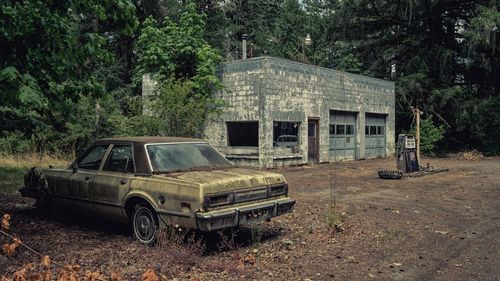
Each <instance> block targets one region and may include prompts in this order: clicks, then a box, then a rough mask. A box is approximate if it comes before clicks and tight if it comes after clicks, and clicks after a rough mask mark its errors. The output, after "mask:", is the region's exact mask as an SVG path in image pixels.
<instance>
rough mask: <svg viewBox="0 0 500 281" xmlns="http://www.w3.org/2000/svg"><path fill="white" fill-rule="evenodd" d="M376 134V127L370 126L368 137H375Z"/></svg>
mask: <svg viewBox="0 0 500 281" xmlns="http://www.w3.org/2000/svg"><path fill="white" fill-rule="evenodd" d="M376 134H377V126H370V135H372V136H373V135H376Z"/></svg>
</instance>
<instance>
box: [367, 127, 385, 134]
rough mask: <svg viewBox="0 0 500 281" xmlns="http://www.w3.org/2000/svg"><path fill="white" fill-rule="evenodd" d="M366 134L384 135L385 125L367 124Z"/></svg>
mask: <svg viewBox="0 0 500 281" xmlns="http://www.w3.org/2000/svg"><path fill="white" fill-rule="evenodd" d="M365 135H367V136H383V135H384V126H365Z"/></svg>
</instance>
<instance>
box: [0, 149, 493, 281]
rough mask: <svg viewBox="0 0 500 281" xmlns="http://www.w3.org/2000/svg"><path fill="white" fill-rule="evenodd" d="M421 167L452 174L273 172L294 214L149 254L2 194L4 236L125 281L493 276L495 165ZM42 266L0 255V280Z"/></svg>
mask: <svg viewBox="0 0 500 281" xmlns="http://www.w3.org/2000/svg"><path fill="white" fill-rule="evenodd" d="M424 162H430V164H431V165H432V166H435V167H447V168H449V169H450V171H449V172H444V173H438V174H433V175H427V176H424V177H419V178H406V179H402V180H381V179H379V178H378V176H377V174H376V171H377V170H378V169H380V168H384V167H386V168H392V167H393V166H394V160H393V159H377V160H366V161H355V162H346V163H339V164H322V165H314V166H302V167H290V168H284V169H278V170H277V171H278V172H280V173H283V174H285V176H286V178H287V180H288V182H289V185H290V196H291V197H293V198H294V199H296V200H297V205H296V209H295V211H294V213H292V214H288V215H285V216H282V217H279V218H276V219H274V220H273V221H271V222H270V223H267V224H265V225H263V226H261V227H254V228H246V229H242V230H240V231H237V232H235V233H233V234H231V233H229V232H226V233H211V234H204V235H203V234H199V233H195V232H187V234H186V235H185V237H188V238H191V239H188V238H184V241H188V242H168V243H164V244H163V245H162V246H157V247H146V246H142V245H140V244H139V243H138V242H135V241H134V240H133V239H132V238H131V234H130V231H129V229H128V227H127V226H125V225H121V224H115V223H109V222H106V221H103V220H100V219H95V218H82V217H76V218H75V217H74V216H67V215H66V216H63V215H56V216H55V217H50V218H46V217H43V216H40V215H38V214H37V212H36V210H34V209H33V208H31V207H30V206H29V204H30V202H29V200H27V199H23V198H21V197H19V196H18V195H7V194H3V195H0V212H4V213H9V214H11V215H12V219H11V223H12V228H11V232H13V233H15V234H16V235H18V236H19V237H21V239H22V241H23V242H25V243H26V244H27V245H30V246H31V247H33V248H34V249H36V250H37V251H39V252H41V253H43V254H44V255H49V256H50V257H51V258H52V259H53V260H55V261H58V262H60V263H63V264H68V263H71V264H79V265H80V266H82V270H100V271H101V272H106V273H107V274H109V273H110V272H112V271H116V272H120V273H121V275H122V276H123V277H124V278H125V279H126V280H138V279H140V276H141V274H142V273H143V272H144V270H145V269H148V268H152V269H154V270H156V272H158V273H159V275H161V276H163V277H164V278H166V279H167V280H171V279H174V280H176V279H177V280H238V279H240V280H241V279H244V280H499V279H500V159H499V158H487V159H484V160H481V161H465V160H458V159H456V158H446V159H424ZM333 206H335V207H333ZM337 230H340V232H338V231H337ZM169 235H170V234H169ZM169 237H174V235H171V236H169ZM175 237H179V236H175ZM2 239H3V241H5V238H0V242H1V241H2ZM175 239H176V238H170V239H169V241H172V240H175ZM179 240H180V239H179ZM38 260H39V258H38V257H36V256H35V255H33V254H32V253H30V252H29V251H27V250H24V249H19V250H18V251H17V252H16V254H15V255H14V256H13V257H6V256H4V255H0V276H1V275H3V274H11V273H12V272H13V271H15V270H16V269H17V268H19V267H20V266H22V265H23V264H25V263H28V262H38ZM54 270H57V268H55V267H54Z"/></svg>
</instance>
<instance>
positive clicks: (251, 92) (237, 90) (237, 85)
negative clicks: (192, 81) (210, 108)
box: [204, 59, 265, 167]
mask: <svg viewBox="0 0 500 281" xmlns="http://www.w3.org/2000/svg"><path fill="white" fill-rule="evenodd" d="M262 64H263V61H262V60H258V59H250V60H242V61H234V62H227V63H224V64H223V65H222V77H221V78H222V83H223V84H224V87H225V90H224V91H221V92H219V93H217V94H216V95H217V96H218V97H221V98H223V99H224V100H225V101H226V102H227V104H228V107H227V108H226V109H225V110H224V113H223V114H222V115H221V116H219V117H213V116H212V117H210V118H209V120H207V124H206V126H205V131H204V135H205V139H207V140H208V141H209V142H210V144H211V145H212V146H214V147H215V148H216V149H217V150H219V151H220V152H221V153H223V154H225V155H226V157H228V158H229V159H230V160H231V161H233V162H234V163H235V164H237V165H243V166H255V167H263V166H264V165H263V163H261V162H260V153H259V152H260V151H262V150H263V149H264V150H265V148H263V147H262V146H263V144H264V143H265V140H264V136H265V134H263V133H262V132H263V130H264V129H263V124H264V123H263V122H262V120H261V116H262V114H263V113H262V109H263V104H262V103H263V101H264V100H263V99H261V83H262V81H263V80H264V68H263V67H262ZM229 121H259V147H257V148H255V149H245V150H242V149H241V148H232V147H228V141H227V139H228V138H227V129H226V122H229ZM242 152H243V153H244V152H247V153H246V154H252V155H241V153H242ZM238 154H240V155H238ZM253 154H256V155H253Z"/></svg>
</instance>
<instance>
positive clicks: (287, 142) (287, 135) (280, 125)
mask: <svg viewBox="0 0 500 281" xmlns="http://www.w3.org/2000/svg"><path fill="white" fill-rule="evenodd" d="M299 125H300V123H298V122H279V121H274V122H273V145H274V146H278V147H295V146H297V145H298V143H299Z"/></svg>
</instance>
